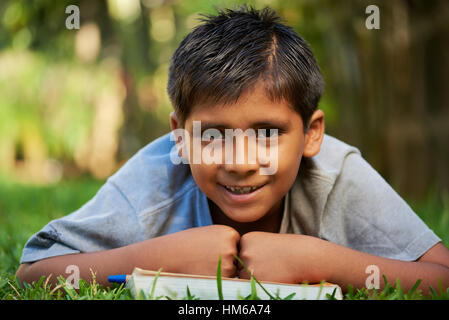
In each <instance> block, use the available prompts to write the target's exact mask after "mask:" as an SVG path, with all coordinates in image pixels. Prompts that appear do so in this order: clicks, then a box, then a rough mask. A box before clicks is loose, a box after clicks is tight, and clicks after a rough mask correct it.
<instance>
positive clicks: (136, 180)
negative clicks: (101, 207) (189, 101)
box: [108, 133, 197, 214]
mask: <svg viewBox="0 0 449 320" xmlns="http://www.w3.org/2000/svg"><path fill="white" fill-rule="evenodd" d="M171 135H172V133H168V134H165V135H164V136H162V137H160V138H158V139H156V140H154V141H152V142H151V143H149V144H147V145H146V146H145V147H143V148H142V149H140V150H139V151H138V152H137V153H136V154H135V155H134V156H133V157H132V158H130V159H129V160H128V161H127V162H126V163H125V164H124V165H123V166H122V167H121V168H120V169H119V170H118V171H117V172H116V173H115V174H113V175H112V176H111V177H110V178H109V179H108V182H110V183H112V184H113V185H114V186H116V187H117V188H118V189H119V190H120V192H122V193H123V195H124V196H125V197H126V198H127V199H128V201H129V202H130V204H131V205H132V206H133V208H134V209H135V211H136V212H137V214H140V213H141V212H151V211H157V210H158V209H160V208H162V207H164V206H168V205H169V204H170V203H171V202H174V201H176V200H177V199H178V198H180V197H183V196H184V195H185V194H187V193H189V192H192V191H195V190H196V189H197V186H196V184H195V182H194V180H193V177H192V175H191V173H190V167H189V165H187V164H182V163H181V164H174V163H173V161H172V158H171V157H173V153H174V152H176V148H175V143H174V141H173V139H172V138H171Z"/></svg>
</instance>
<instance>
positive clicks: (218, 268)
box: [217, 255, 224, 300]
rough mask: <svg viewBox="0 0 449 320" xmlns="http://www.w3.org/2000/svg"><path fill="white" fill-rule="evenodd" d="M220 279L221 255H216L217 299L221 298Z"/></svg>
mask: <svg viewBox="0 0 449 320" xmlns="http://www.w3.org/2000/svg"><path fill="white" fill-rule="evenodd" d="M222 285H223V284H222V281H221V255H219V256H218V267H217V291H218V299H219V300H224V299H223V286H222Z"/></svg>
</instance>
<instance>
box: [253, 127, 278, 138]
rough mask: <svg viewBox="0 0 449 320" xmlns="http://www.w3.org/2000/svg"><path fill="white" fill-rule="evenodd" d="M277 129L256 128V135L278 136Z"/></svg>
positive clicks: (259, 136)
mask: <svg viewBox="0 0 449 320" xmlns="http://www.w3.org/2000/svg"><path fill="white" fill-rule="evenodd" d="M279 135H280V133H279V129H271V128H270V129H258V130H257V137H258V138H261V139H267V138H268V139H272V138H275V137H277V136H279Z"/></svg>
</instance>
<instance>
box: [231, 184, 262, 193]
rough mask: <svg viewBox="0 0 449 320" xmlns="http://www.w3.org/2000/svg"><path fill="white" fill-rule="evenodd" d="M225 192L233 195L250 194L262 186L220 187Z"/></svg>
mask: <svg viewBox="0 0 449 320" xmlns="http://www.w3.org/2000/svg"><path fill="white" fill-rule="evenodd" d="M222 186H223V187H224V188H225V189H226V190H227V191H229V192H231V193H233V194H250V193H253V192H254V191H256V190H258V189H260V188H262V187H263V186H264V185H259V186H229V185H222Z"/></svg>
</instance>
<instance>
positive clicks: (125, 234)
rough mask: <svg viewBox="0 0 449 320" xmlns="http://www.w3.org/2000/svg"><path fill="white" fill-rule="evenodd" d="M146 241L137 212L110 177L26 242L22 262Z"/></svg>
mask: <svg viewBox="0 0 449 320" xmlns="http://www.w3.org/2000/svg"><path fill="white" fill-rule="evenodd" d="M142 240H144V235H143V232H142V230H141V227H140V223H139V220H138V217H137V215H136V212H135V210H134V208H133V207H132V205H131V204H130V202H129V201H128V199H127V198H126V196H125V195H124V194H123V193H122V192H121V191H120V189H119V188H118V187H117V186H116V185H115V184H114V183H113V182H111V181H110V180H108V181H107V182H106V183H105V184H104V185H103V186H102V187H101V188H100V190H99V191H98V192H97V194H96V195H95V196H94V197H93V198H92V199H91V200H90V201H89V202H87V203H86V204H84V205H83V206H82V207H81V208H80V209H78V210H77V211H75V212H73V213H71V214H69V215H67V216H65V217H62V218H60V219H56V220H53V221H51V222H49V223H48V224H47V225H46V226H45V227H44V228H43V229H42V230H40V231H39V232H37V233H36V234H34V235H33V236H32V237H31V238H30V239H29V240H28V241H27V243H26V244H25V247H24V249H23V251H22V257H21V259H20V262H21V263H26V262H34V261H38V260H41V259H45V258H49V257H54V256H59V255H65V254H73V253H80V252H92V251H100V250H106V249H112V248H116V247H121V246H125V245H128V244H131V243H135V242H138V241H142Z"/></svg>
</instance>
